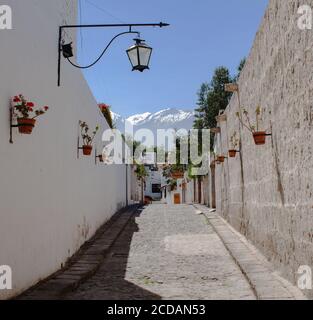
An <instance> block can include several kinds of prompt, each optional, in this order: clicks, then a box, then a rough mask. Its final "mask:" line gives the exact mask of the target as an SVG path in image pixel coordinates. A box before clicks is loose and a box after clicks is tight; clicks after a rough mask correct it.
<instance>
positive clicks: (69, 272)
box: [16, 205, 140, 300]
mask: <svg viewBox="0 0 313 320" xmlns="http://www.w3.org/2000/svg"><path fill="white" fill-rule="evenodd" d="M139 207H140V206H139V205H134V206H131V207H128V208H124V209H122V210H121V211H119V212H118V213H116V214H115V215H114V216H113V217H112V218H111V219H110V220H109V221H108V222H106V223H105V224H104V225H103V226H102V227H101V228H100V229H99V230H98V231H97V233H96V234H95V236H94V237H93V238H92V239H90V240H89V241H87V242H86V243H85V244H84V245H83V246H82V247H81V249H80V250H79V251H78V253H76V254H75V255H74V256H73V257H72V258H71V259H70V260H69V261H68V263H67V265H66V267H65V268H64V269H62V270H60V271H58V272H56V273H54V274H53V275H52V276H50V277H48V278H47V279H45V280H43V281H41V282H40V283H38V284H37V285H35V286H34V287H32V288H30V289H28V290H27V291H26V292H24V293H22V294H21V295H20V296H18V297H17V298H16V299H17V300H58V299H61V298H62V297H63V296H64V295H65V294H66V293H68V292H70V291H73V290H75V289H76V288H77V287H78V286H79V285H80V284H81V283H83V282H85V281H86V280H88V279H89V278H90V277H92V276H93V275H94V274H95V273H96V272H97V270H98V269H99V268H100V266H101V264H102V262H103V260H104V258H105V257H106V255H107V253H108V252H109V250H110V248H111V247H112V246H113V244H114V243H115V241H116V240H117V238H118V237H119V236H120V234H121V233H122V232H123V230H124V229H125V227H126V225H127V223H128V222H129V220H130V219H131V217H132V216H133V215H134V214H135V212H136V211H137V210H138V209H139Z"/></svg>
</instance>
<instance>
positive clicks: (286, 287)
mask: <svg viewBox="0 0 313 320" xmlns="http://www.w3.org/2000/svg"><path fill="white" fill-rule="evenodd" d="M194 207H195V208H196V210H200V211H201V212H202V214H203V215H204V216H205V217H206V219H207V221H208V223H209V224H210V225H211V226H212V227H213V229H214V230H215V232H216V233H217V235H218V236H219V238H220V239H221V241H222V242H223V244H224V246H225V247H226V249H227V250H228V252H229V253H230V255H231V256H232V258H233V259H234V261H235V262H236V264H237V265H238V267H239V268H240V270H241V272H242V273H243V275H244V276H245V277H246V279H247V281H248V282H249V284H250V286H251V288H252V290H253V291H254V294H255V296H256V298H257V299H258V300H307V298H306V296H305V295H304V294H303V293H302V292H301V290H300V289H298V288H297V287H295V286H294V285H292V284H291V283H290V282H289V281H287V280H286V279H284V278H282V277H280V276H279V275H278V274H277V272H275V270H274V268H273V266H272V265H271V263H270V262H268V261H267V260H266V258H265V257H264V256H263V255H262V254H261V253H260V252H259V251H258V250H257V249H256V248H255V247H254V246H253V245H252V244H250V243H249V242H248V241H247V240H246V239H245V238H244V236H242V235H241V234H240V233H238V232H237V231H236V230H234V229H233V228H232V227H231V226H230V225H229V224H228V223H227V222H226V221H225V220H224V219H223V218H221V217H220V216H219V215H218V214H216V213H214V212H212V210H210V209H209V208H207V207H205V206H202V205H194Z"/></svg>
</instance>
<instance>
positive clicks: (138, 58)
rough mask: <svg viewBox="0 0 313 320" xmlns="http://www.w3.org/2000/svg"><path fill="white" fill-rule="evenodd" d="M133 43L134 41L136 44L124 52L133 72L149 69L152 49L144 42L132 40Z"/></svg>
mask: <svg viewBox="0 0 313 320" xmlns="http://www.w3.org/2000/svg"><path fill="white" fill-rule="evenodd" d="M134 41H136V43H135V44H134V45H133V46H132V47H130V48H129V49H128V50H127V51H126V52H127V55H128V58H129V61H130V63H131V64H132V67H133V71H135V70H137V71H140V72H143V71H144V70H147V69H149V63H150V58H151V54H152V48H150V47H148V46H147V45H146V44H145V43H144V42H145V40H141V39H134Z"/></svg>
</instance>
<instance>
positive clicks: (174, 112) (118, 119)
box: [112, 108, 195, 133]
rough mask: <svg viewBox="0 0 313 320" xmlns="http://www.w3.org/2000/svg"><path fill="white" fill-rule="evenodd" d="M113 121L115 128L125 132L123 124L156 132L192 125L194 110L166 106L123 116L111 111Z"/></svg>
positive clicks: (188, 127) (135, 128)
mask: <svg viewBox="0 0 313 320" xmlns="http://www.w3.org/2000/svg"><path fill="white" fill-rule="evenodd" d="M112 117H113V121H114V123H115V125H116V128H117V129H118V130H120V131H121V132H123V133H124V132H125V124H126V123H128V124H129V125H132V126H133V127H134V131H136V130H139V129H150V130H151V131H153V133H156V131H157V129H165V130H167V129H176V130H179V129H186V130H190V129H192V127H193V123H194V119H195V112H194V111H191V110H183V109H177V108H167V109H162V110H160V111H157V112H155V113H151V112H144V113H140V114H135V115H132V116H130V117H127V118H124V117H123V116H121V115H120V114H118V113H115V112H112Z"/></svg>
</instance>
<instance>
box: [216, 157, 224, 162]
mask: <svg viewBox="0 0 313 320" xmlns="http://www.w3.org/2000/svg"><path fill="white" fill-rule="evenodd" d="M217 161H218V162H220V163H224V161H225V157H224V156H220V157H217Z"/></svg>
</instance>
